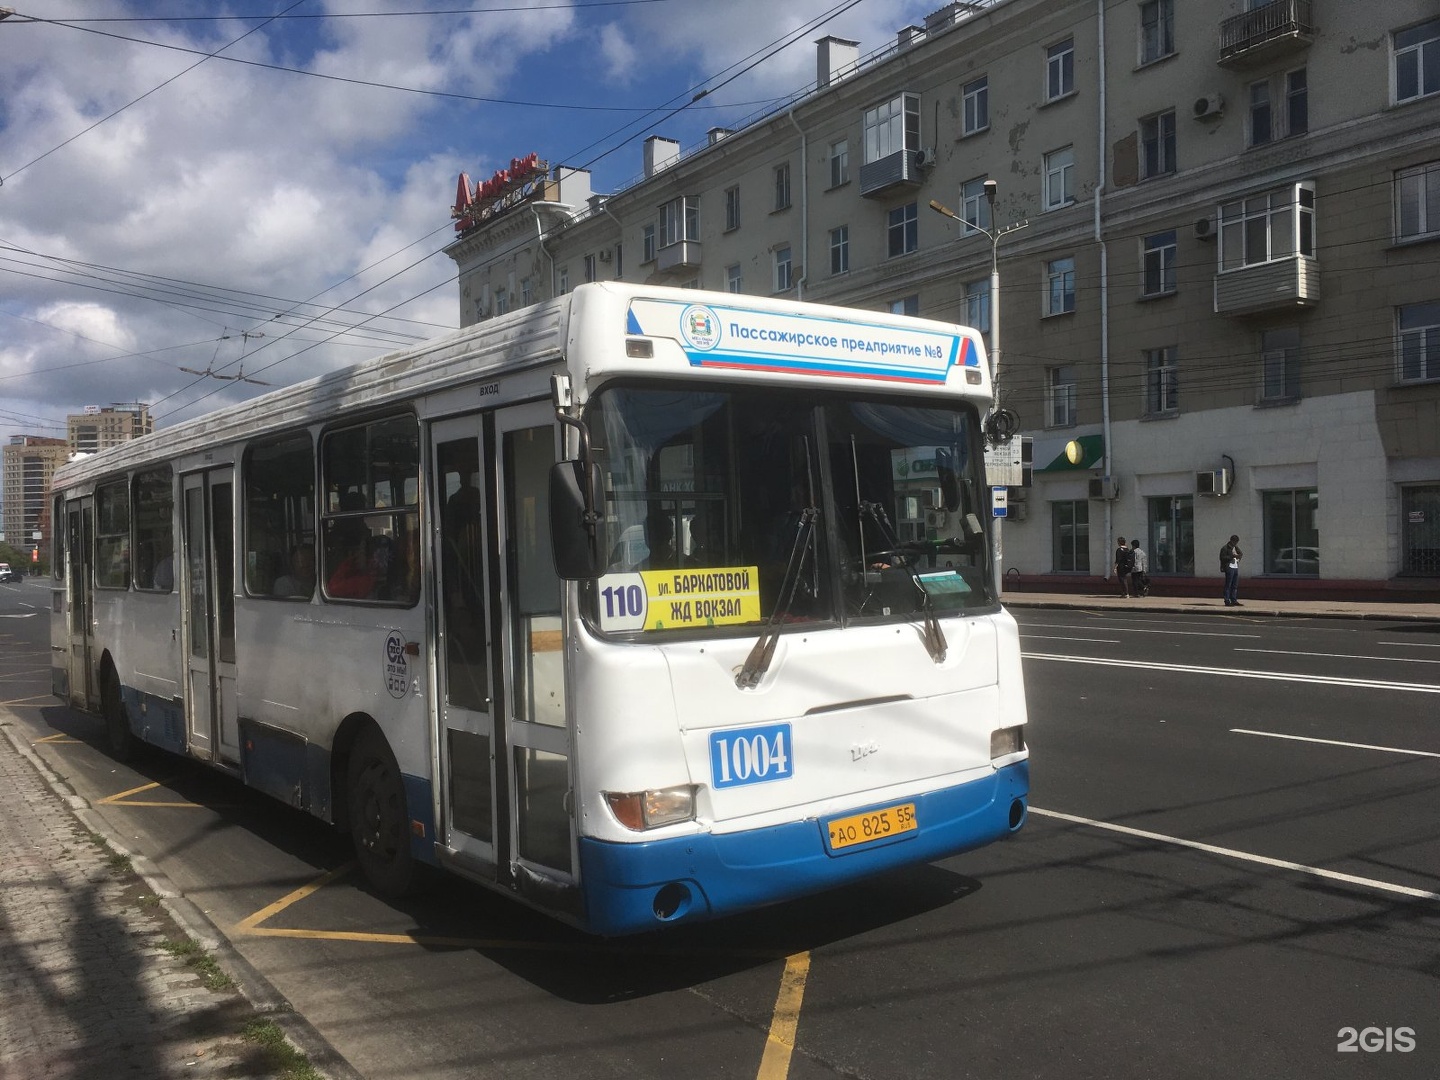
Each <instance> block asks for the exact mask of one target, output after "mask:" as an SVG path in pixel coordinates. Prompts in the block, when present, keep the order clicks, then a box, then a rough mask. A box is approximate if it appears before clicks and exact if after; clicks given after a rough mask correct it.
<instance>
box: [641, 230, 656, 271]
mask: <svg viewBox="0 0 1440 1080" xmlns="http://www.w3.org/2000/svg"><path fill="white" fill-rule="evenodd" d="M640 261H641V262H642V263H648V262H654V261H655V226H654V225H646V226H645V227H644V228H643V229H641V230H640Z"/></svg>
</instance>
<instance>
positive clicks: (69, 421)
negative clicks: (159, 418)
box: [65, 401, 155, 454]
mask: <svg viewBox="0 0 1440 1080" xmlns="http://www.w3.org/2000/svg"><path fill="white" fill-rule="evenodd" d="M154 430H155V421H154V420H153V419H152V418H151V416H150V407H149V406H148V405H146V404H145V403H144V402H140V401H136V402H125V403H123V404H119V405H106V406H100V405H88V406H86V408H85V411H84V412H83V413H71V414H70V415H69V416H67V417H66V418H65V431H66V441H67V442H68V443H69V445H70V449H71V450H72V451H74V452H75V453H77V454H94V453H98V452H99V451H101V450H106V449H108V448H109V447H112V446H116V445H118V444H119V443H122V442H128V441H129V440H131V439H138V438H139V437H140V436H141V435H148V434H150V432H152V431H154Z"/></svg>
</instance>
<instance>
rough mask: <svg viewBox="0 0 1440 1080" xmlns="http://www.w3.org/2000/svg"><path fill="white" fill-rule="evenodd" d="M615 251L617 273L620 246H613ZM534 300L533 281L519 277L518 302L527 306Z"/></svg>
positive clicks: (617, 271) (616, 270)
mask: <svg viewBox="0 0 1440 1080" xmlns="http://www.w3.org/2000/svg"><path fill="white" fill-rule="evenodd" d="M615 251H616V255H615V272H616V273H617V274H618V273H619V272H620V255H619V251H620V248H619V247H618V246H617V247H616V248H615ZM534 302H535V285H534V283H533V282H532V281H531V280H530V279H529V278H528V277H527V278H521V279H520V303H521V304H522V305H524V306H525V307H529V306H530V305H531V304H533V303H534Z"/></svg>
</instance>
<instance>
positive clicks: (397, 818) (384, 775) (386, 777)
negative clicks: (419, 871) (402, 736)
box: [346, 728, 415, 896]
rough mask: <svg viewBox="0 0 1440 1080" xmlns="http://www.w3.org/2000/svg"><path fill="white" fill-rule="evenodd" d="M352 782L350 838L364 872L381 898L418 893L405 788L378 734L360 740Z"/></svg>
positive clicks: (349, 784) (372, 731)
mask: <svg viewBox="0 0 1440 1080" xmlns="http://www.w3.org/2000/svg"><path fill="white" fill-rule="evenodd" d="M347 779H348V782H347V784H346V793H347V801H348V810H349V821H350V838H351V841H352V842H353V843H354V845H355V857H356V859H357V860H358V861H359V863H360V869H361V870H362V871H364V874H365V877H366V878H367V879H368V880H369V882H370V884H371V885H373V886H374V887H375V890H376V891H377V892H379V893H380V894H382V895H384V896H405V895H408V894H409V893H410V892H411V891H412V890H413V888H414V887H415V860H414V859H413V858H412V857H411V855H410V830H409V816H408V814H407V813H406V809H405V785H404V784H403V783H402V782H401V780H400V768H399V766H398V765H396V764H395V755H394V754H392V753H391V752H390V747H389V745H388V744H387V743H386V742H385V738H384V736H382V735H381V734H380V733H379V732H378V731H376V730H375V729H374V728H367V729H366V730H365V731H364V732H362V733H361V734H360V737H359V738H358V739H356V740H355V746H354V748H353V749H352V750H351V751H350V765H349V770H348V777H347Z"/></svg>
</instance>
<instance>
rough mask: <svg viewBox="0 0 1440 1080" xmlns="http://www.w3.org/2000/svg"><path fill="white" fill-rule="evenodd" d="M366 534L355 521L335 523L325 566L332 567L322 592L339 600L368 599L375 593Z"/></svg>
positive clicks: (364, 528)
mask: <svg viewBox="0 0 1440 1080" xmlns="http://www.w3.org/2000/svg"><path fill="white" fill-rule="evenodd" d="M369 539H370V531H369V530H368V529H367V528H366V527H365V523H364V522H363V521H360V520H358V519H355V518H351V519H349V520H341V521H337V522H336V523H335V526H334V528H333V529H332V530H331V534H330V544H329V547H328V548H327V551H326V559H325V563H326V565H327V566H332V567H334V569H333V570H331V571H330V577H329V578H328V579H326V582H325V592H326V594H327V595H329V596H333V597H337V598H339V599H342V600H368V599H370V597H371V595H372V594H373V593H374V591H375V571H374V569H373V568H372V565H371V563H372V560H371V551H370V550H369Z"/></svg>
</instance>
